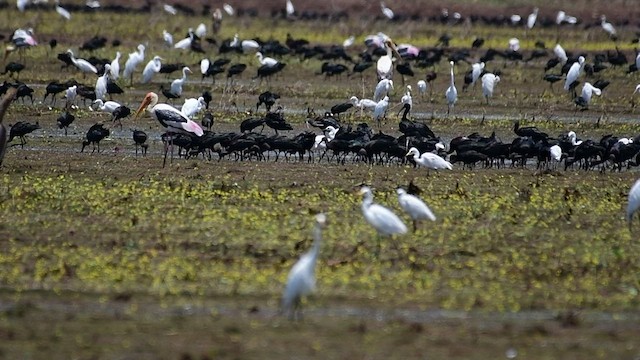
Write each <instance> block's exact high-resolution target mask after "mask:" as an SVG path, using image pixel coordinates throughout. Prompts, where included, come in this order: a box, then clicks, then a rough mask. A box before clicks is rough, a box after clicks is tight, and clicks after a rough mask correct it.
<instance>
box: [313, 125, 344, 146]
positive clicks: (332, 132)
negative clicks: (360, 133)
mask: <svg viewBox="0 0 640 360" xmlns="http://www.w3.org/2000/svg"><path fill="white" fill-rule="evenodd" d="M338 130H340V128H336V127H333V126H327V127H326V128H325V129H324V131H323V132H324V135H317V136H316V137H315V141H314V143H313V147H312V148H311V150H314V151H320V150H326V149H327V143H329V142H331V141H332V140H333V139H335V137H336V134H337V133H338Z"/></svg>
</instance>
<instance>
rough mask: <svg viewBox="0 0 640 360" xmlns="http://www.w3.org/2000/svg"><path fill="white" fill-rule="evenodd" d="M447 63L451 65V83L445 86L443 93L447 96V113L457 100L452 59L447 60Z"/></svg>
mask: <svg viewBox="0 0 640 360" xmlns="http://www.w3.org/2000/svg"><path fill="white" fill-rule="evenodd" d="M449 65H451V84H450V85H449V87H448V88H447V91H446V92H445V93H444V95H445V97H446V98H447V115H449V113H450V112H451V108H452V107H453V105H454V104H455V103H456V101H458V89H456V83H455V77H454V74H453V61H449Z"/></svg>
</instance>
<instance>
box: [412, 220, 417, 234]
mask: <svg viewBox="0 0 640 360" xmlns="http://www.w3.org/2000/svg"><path fill="white" fill-rule="evenodd" d="M416 231H418V221H417V220H415V219H414V220H413V232H416Z"/></svg>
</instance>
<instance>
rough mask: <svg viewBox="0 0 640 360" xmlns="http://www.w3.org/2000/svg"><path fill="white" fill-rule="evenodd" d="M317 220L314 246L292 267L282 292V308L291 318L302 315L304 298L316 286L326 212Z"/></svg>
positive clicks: (314, 229) (318, 216) (319, 215)
mask: <svg viewBox="0 0 640 360" xmlns="http://www.w3.org/2000/svg"><path fill="white" fill-rule="evenodd" d="M315 220H316V221H315V225H314V228H313V247H312V248H311V250H309V252H307V253H306V254H304V255H302V256H301V257H300V260H298V261H297V262H296V263H295V265H293V267H292V268H291V271H290V272H289V276H288V277H287V285H286V287H285V289H284V293H283V294H282V310H283V311H284V312H285V313H288V314H289V318H291V319H295V318H296V315H298V316H300V315H301V313H300V311H301V305H302V298H303V297H304V296H306V295H308V294H310V293H312V292H313V291H314V290H315V288H316V273H315V270H316V263H317V261H318V254H319V253H320V245H321V243H322V228H324V227H325V225H326V223H327V217H326V215H324V214H318V215H316V219H315Z"/></svg>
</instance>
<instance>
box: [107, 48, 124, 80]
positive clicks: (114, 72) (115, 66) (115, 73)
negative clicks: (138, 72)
mask: <svg viewBox="0 0 640 360" xmlns="http://www.w3.org/2000/svg"><path fill="white" fill-rule="evenodd" d="M120 56H122V55H121V54H120V51H116V57H115V58H114V59H113V60H111V66H110V67H109V69H110V70H111V79H112V80H113V81H116V80H118V78H119V77H120Z"/></svg>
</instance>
